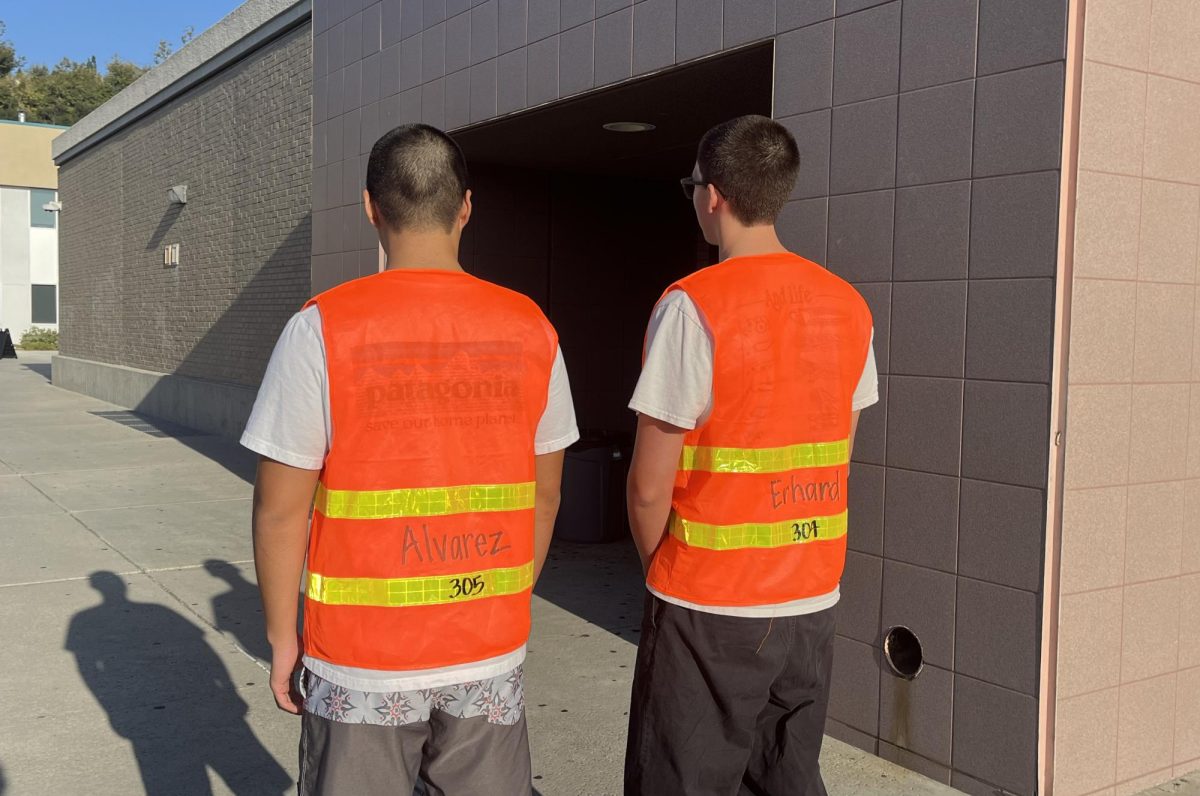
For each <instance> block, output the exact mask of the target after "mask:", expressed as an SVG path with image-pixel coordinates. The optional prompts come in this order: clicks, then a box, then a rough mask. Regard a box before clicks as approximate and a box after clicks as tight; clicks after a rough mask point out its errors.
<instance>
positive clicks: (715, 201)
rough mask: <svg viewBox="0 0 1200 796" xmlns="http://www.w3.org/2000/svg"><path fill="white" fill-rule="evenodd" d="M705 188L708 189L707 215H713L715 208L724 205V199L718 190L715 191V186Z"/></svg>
mask: <svg viewBox="0 0 1200 796" xmlns="http://www.w3.org/2000/svg"><path fill="white" fill-rule="evenodd" d="M705 187H706V188H707V189H708V202H707V203H706V204H707V205H708V212H709V215H715V214H716V212H717V208H719V207H721V205H723V204H725V201H726V200H725V197H724V196H722V195H721V192H720V191H719V190H717V186H715V185H707V186H705Z"/></svg>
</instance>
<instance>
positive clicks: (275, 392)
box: [241, 306, 331, 470]
mask: <svg viewBox="0 0 1200 796" xmlns="http://www.w3.org/2000/svg"><path fill="white" fill-rule="evenodd" d="M320 319H321V316H320V311H319V310H318V309H317V308H316V307H315V306H314V307H310V308H308V309H305V310H303V311H302V312H299V313H297V314H296V315H294V316H292V319H291V320H290V321H288V323H287V325H286V326H285V327H284V328H283V332H282V333H281V334H280V335H279V341H278V342H277V343H276V344H275V350H274V351H273V352H272V353H271V360H270V362H269V363H268V364H267V372H266V373H265V374H264V375H263V380H262V385H261V386H260V387H259V388H258V397H257V398H256V399H255V401H254V408H253V409H252V410H251V412H250V419H249V420H248V421H247V422H246V429H245V431H244V432H243V433H242V439H241V442H242V445H244V446H245V447H247V448H249V449H250V450H252V451H254V452H255V453H258V454H260V455H262V456H266V457H267V458H270V459H275V460H276V461H279V462H282V463H284V464H288V465H291V466H292V467H300V468H302V469H305V470H320V469H321V467H322V466H324V463H325V455H326V454H327V453H328V450H329V448H328V446H329V440H330V436H331V435H330V433H329V414H328V409H327V403H328V390H327V386H326V375H325V344H324V341H323V339H322V337H321V330H320Z"/></svg>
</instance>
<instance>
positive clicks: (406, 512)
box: [313, 481, 535, 520]
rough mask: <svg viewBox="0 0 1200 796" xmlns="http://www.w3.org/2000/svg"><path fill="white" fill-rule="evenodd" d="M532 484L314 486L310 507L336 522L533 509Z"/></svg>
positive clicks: (533, 487) (530, 482)
mask: <svg viewBox="0 0 1200 796" xmlns="http://www.w3.org/2000/svg"><path fill="white" fill-rule="evenodd" d="M534 490H535V484H534V482H533V481H529V482H528V483H523V484H482V485H474V486H471V485H467V486H435V487H420V488H417V489H385V490H381V491H378V492H359V491H355V490H351V489H326V488H325V485H324V484H318V485H317V494H316V497H315V498H314V500H313V505H314V506H315V507H316V509H317V511H319V512H321V513H322V514H324V515H325V516H326V517H331V518H333V519H340V520H384V519H389V518H391V517H435V516H442V515H445V514H471V513H476V512H481V511H519V510H521V509H531V508H533V496H534Z"/></svg>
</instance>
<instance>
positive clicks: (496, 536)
mask: <svg viewBox="0 0 1200 796" xmlns="http://www.w3.org/2000/svg"><path fill="white" fill-rule="evenodd" d="M510 547H512V545H510V544H508V542H507V541H506V540H505V536H504V531H493V532H490V533H473V532H464V533H441V534H437V533H433V534H431V533H430V532H429V526H428V525H422V526H421V530H420V532H417V531H416V530H414V529H413V527H412V526H411V525H406V526H405V527H404V546H403V547H402V548H401V550H400V563H401V565H403V564H407V563H408V558H409V556H412V557H413V560H414V561H419V562H422V563H424V562H426V561H470V560H472V559H479V558H491V557H493V556H498V555H500V554H501V553H503V552H504V551H505V550H508V549H509V548H510Z"/></svg>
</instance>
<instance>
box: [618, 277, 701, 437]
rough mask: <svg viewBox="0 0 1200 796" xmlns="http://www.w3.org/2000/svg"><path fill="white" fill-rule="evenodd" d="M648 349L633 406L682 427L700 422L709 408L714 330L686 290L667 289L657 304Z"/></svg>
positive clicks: (649, 330) (631, 401)
mask: <svg viewBox="0 0 1200 796" xmlns="http://www.w3.org/2000/svg"><path fill="white" fill-rule="evenodd" d="M645 353H646V357H645V362H644V363H643V365H642V375H641V377H640V378H639V379H638V383H637V387H636V388H635V389H634V391H633V399H632V400H630V402H629V408H630V409H632V410H634V411H635V412H637V413H638V414H643V415H649V416H650V417H653V418H655V419H657V420H661V421H663V422H664V423H670V424H671V425H673V426H678V427H679V428H686V429H693V428H696V426H697V425H699V424H700V422H701V421H702V419H703V418H704V417H706V416H707V414H708V412H709V411H710V410H711V404H712V375H713V343H712V333H711V332H710V331H709V329H708V327H707V325H706V324H705V323H704V320H703V318H702V317H701V316H700V313H699V311H698V310H697V309H696V305H695V303H694V302H693V301H692V300H691V298H690V297H689V296H688V295H687V294H686V293H684V292H683V291H682V290H674V291H672V292H670V293H668V294H667V295H666V296H665V297H663V299H662V300H661V301H659V303H658V305H657V306H656V307H655V308H654V312H653V313H652V314H651V316H650V323H649V326H648V327H647V330H646V352H645Z"/></svg>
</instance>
